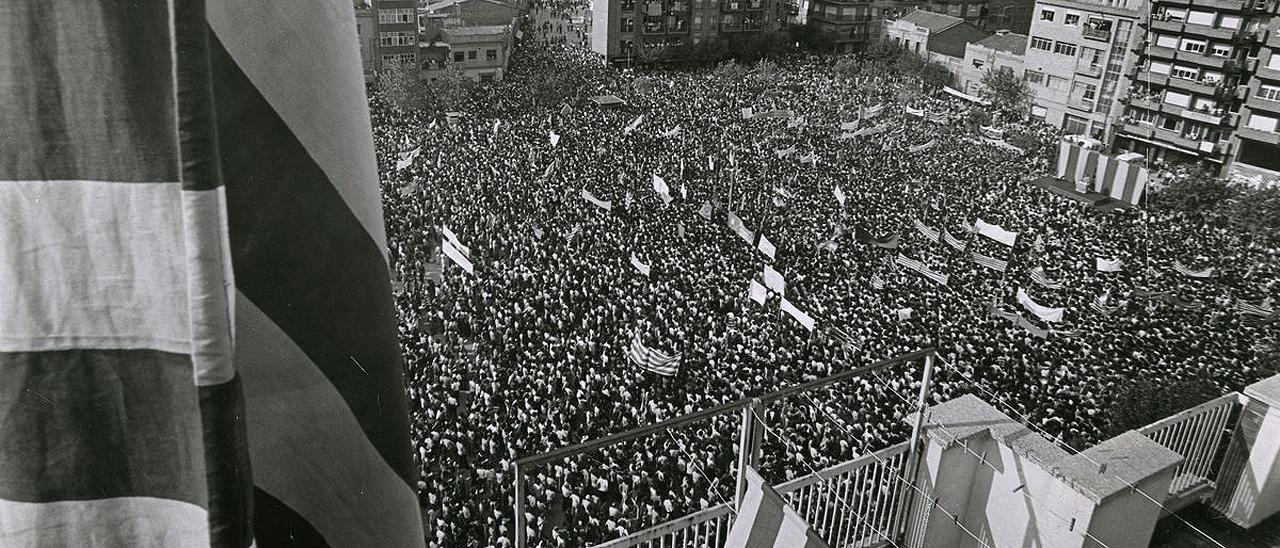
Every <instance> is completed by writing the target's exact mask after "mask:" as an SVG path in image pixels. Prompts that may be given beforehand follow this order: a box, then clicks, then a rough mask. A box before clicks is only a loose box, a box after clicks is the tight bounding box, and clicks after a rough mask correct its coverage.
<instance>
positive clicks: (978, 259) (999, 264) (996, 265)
mask: <svg viewBox="0 0 1280 548" xmlns="http://www.w3.org/2000/svg"><path fill="white" fill-rule="evenodd" d="M969 256H970V257H971V258H973V262H975V263H978V264H979V265H982V266H985V267H987V268H990V269H992V270H995V271H997V272H1004V271H1005V270H1008V269H1009V261H1005V260H1001V259H997V258H995V257H991V256H988V255H983V254H981V253H978V252H977V251H970V252H969Z"/></svg>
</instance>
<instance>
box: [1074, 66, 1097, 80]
mask: <svg viewBox="0 0 1280 548" xmlns="http://www.w3.org/2000/svg"><path fill="white" fill-rule="evenodd" d="M1076 74H1082V75H1084V76H1088V77H1090V78H1099V77H1101V76H1102V65H1086V64H1083V63H1081V64H1077V65H1076Z"/></svg>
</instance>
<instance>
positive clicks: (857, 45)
mask: <svg viewBox="0 0 1280 548" xmlns="http://www.w3.org/2000/svg"><path fill="white" fill-rule="evenodd" d="M1010 1H1027V0H1010ZM987 4H988V0H929V1H914V2H913V1H898V0H809V12H808V17H807V20H808V22H809V23H810V24H811V25H813V26H814V28H816V29H817V30H819V31H821V32H826V33H829V34H830V35H831V38H832V39H833V41H834V42H835V49H836V51H840V52H851V51H862V50H865V49H866V47H867V46H868V45H869V44H872V43H875V42H879V41H881V40H883V39H884V34H885V24H886V23H885V22H886V21H894V20H896V19H898V18H900V17H903V16H905V15H907V14H909V13H911V12H913V11H916V10H924V11H928V12H933V13H941V14H945V15H950V16H952V17H958V18H960V19H963V20H964V22H966V23H969V24H971V25H974V26H976V27H979V28H982V27H985V26H986V25H987V12H988V9H987Z"/></svg>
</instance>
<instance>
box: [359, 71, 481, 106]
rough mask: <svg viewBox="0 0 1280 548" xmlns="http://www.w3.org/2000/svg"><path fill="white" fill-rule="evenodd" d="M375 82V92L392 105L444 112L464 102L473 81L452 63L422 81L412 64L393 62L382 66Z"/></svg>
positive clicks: (473, 84)
mask: <svg viewBox="0 0 1280 548" xmlns="http://www.w3.org/2000/svg"><path fill="white" fill-rule="evenodd" d="M376 85H377V88H376V89H377V94H378V96H379V97H380V98H381V99H382V100H383V101H386V102H387V103H388V104H390V105H391V106H392V107H393V108H396V109H399V110H401V111H404V112H421V111H429V112H447V111H450V110H455V109H457V107H458V106H459V105H461V104H463V102H464V101H466V99H467V96H468V94H470V93H471V91H472V90H473V89H474V88H475V86H476V83H475V82H474V81H472V80H471V79H470V78H467V76H466V75H465V74H463V73H462V71H460V70H458V69H456V68H453V67H448V68H446V69H444V70H442V71H440V73H439V74H438V75H436V76H435V79H433V80H429V81H424V80H422V79H421V77H420V76H419V74H418V70H417V67H415V66H413V65H412V64H409V63H393V64H388V65H386V66H383V67H382V71H381V72H379V73H378V81H377V83H376Z"/></svg>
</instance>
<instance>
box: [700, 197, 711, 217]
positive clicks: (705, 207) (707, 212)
mask: <svg viewBox="0 0 1280 548" xmlns="http://www.w3.org/2000/svg"><path fill="white" fill-rule="evenodd" d="M698 215H701V216H702V218H703V219H706V220H708V221H710V220H711V202H703V204H702V208H700V209H698Z"/></svg>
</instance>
